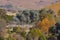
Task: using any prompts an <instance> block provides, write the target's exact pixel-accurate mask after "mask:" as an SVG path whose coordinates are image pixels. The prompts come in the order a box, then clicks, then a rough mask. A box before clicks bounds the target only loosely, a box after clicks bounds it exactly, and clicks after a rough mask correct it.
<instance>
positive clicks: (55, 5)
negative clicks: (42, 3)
mask: <svg viewBox="0 0 60 40" xmlns="http://www.w3.org/2000/svg"><path fill="white" fill-rule="evenodd" d="M47 8H50V9H53V10H54V12H55V13H57V12H58V11H59V10H60V2H58V3H55V4H52V5H48V6H47Z"/></svg>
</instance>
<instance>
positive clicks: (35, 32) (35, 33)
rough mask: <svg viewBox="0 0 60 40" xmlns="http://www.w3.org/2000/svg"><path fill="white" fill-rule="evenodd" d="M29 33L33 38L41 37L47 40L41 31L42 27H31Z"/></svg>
mask: <svg viewBox="0 0 60 40" xmlns="http://www.w3.org/2000/svg"><path fill="white" fill-rule="evenodd" d="M29 33H30V36H31V37H32V38H33V40H34V38H35V37H38V38H39V37H40V40H46V37H45V35H44V34H43V33H42V32H41V30H40V29H31V30H30V32H29Z"/></svg>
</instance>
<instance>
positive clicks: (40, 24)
mask: <svg viewBox="0 0 60 40" xmlns="http://www.w3.org/2000/svg"><path fill="white" fill-rule="evenodd" d="M53 24H54V22H53V20H49V19H48V18H44V19H43V20H42V21H39V22H38V23H37V26H38V28H40V29H41V30H42V31H43V32H45V33H47V32H48V29H49V27H51V26H52V25H53Z"/></svg>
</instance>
